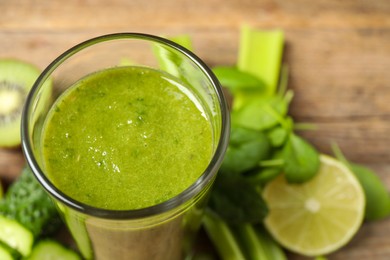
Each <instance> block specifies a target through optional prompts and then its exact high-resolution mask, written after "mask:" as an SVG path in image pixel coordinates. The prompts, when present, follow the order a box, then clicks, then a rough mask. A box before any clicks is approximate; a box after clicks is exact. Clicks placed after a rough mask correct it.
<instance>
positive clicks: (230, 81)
mask: <svg viewBox="0 0 390 260" xmlns="http://www.w3.org/2000/svg"><path fill="white" fill-rule="evenodd" d="M213 72H214V74H215V76H217V78H218V79H219V81H220V83H221V85H222V86H223V87H225V88H227V89H229V90H230V92H232V93H233V94H235V93H238V92H240V91H244V92H264V91H265V88H266V86H265V84H264V82H262V81H261V80H260V79H259V78H257V77H255V76H253V75H252V74H250V73H246V72H243V71H240V70H238V69H237V68H236V67H226V66H218V67H214V68H213Z"/></svg>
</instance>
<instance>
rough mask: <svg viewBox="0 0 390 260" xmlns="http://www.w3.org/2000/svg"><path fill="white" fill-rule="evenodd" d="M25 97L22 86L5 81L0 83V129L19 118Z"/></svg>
mask: <svg viewBox="0 0 390 260" xmlns="http://www.w3.org/2000/svg"><path fill="white" fill-rule="evenodd" d="M26 96H27V93H26V90H25V89H24V88H23V87H22V86H20V85H18V84H16V83H12V82H9V81H6V80H3V81H0V127H1V126H4V125H6V124H9V123H10V122H12V121H15V120H17V119H18V118H19V117H20V115H21V113H22V107H23V104H24V102H25V100H26Z"/></svg>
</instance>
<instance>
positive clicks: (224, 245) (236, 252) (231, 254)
mask: <svg viewBox="0 0 390 260" xmlns="http://www.w3.org/2000/svg"><path fill="white" fill-rule="evenodd" d="M203 226H204V228H205V230H206V233H207V235H208V237H209V238H210V239H211V241H212V243H213V245H214V246H215V249H216V250H217V252H218V254H219V256H220V257H221V259H223V260H241V259H242V260H244V259H245V257H244V255H243V253H242V252H241V249H240V247H239V245H238V243H237V241H236V239H235V237H234V234H233V233H232V231H231V229H230V227H229V226H228V225H227V224H226V223H225V222H224V221H223V220H222V219H220V218H219V217H218V216H217V215H215V214H213V213H212V212H209V211H206V213H205V215H204V217H203Z"/></svg>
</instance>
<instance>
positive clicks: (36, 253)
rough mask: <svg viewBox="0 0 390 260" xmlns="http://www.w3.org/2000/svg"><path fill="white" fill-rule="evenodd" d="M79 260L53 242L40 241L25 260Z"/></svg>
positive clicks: (72, 252) (75, 254)
mask: <svg viewBox="0 0 390 260" xmlns="http://www.w3.org/2000/svg"><path fill="white" fill-rule="evenodd" d="M52 259H56V260H81V258H80V256H79V255H78V254H77V253H76V252H74V251H73V250H70V249H67V248H66V247H64V246H63V245H61V244H60V243H58V242H57V241H54V240H42V241H40V242H38V244H37V245H36V246H34V248H33V250H32V252H31V255H29V256H28V257H27V258H26V260H52Z"/></svg>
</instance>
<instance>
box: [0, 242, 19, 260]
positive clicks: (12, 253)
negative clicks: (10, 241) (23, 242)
mask: <svg viewBox="0 0 390 260" xmlns="http://www.w3.org/2000/svg"><path fill="white" fill-rule="evenodd" d="M21 258H22V255H21V254H20V253H19V252H18V251H17V250H16V249H13V248H12V247H10V246H8V245H7V244H5V243H3V242H1V241H0V259H1V260H8V259H12V260H14V259H15V260H17V259H21Z"/></svg>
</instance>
